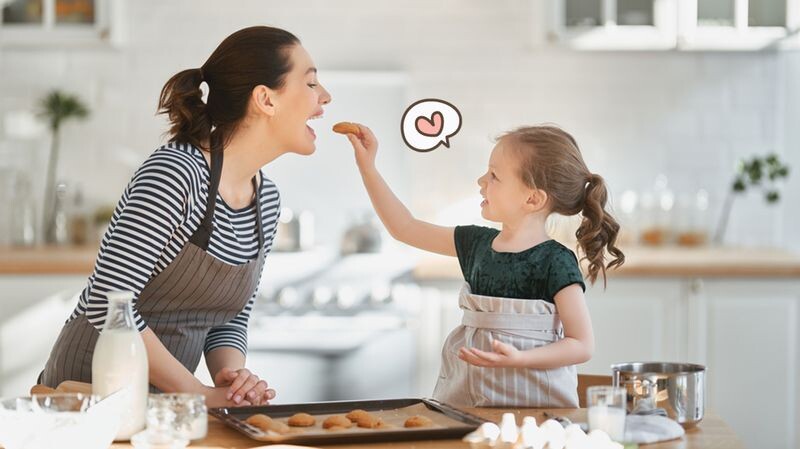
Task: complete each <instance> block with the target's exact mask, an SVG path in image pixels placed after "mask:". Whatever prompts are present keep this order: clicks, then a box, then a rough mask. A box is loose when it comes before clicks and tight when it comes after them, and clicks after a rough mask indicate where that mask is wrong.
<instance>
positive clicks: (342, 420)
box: [322, 415, 353, 429]
mask: <svg viewBox="0 0 800 449" xmlns="http://www.w3.org/2000/svg"><path fill="white" fill-rule="evenodd" d="M333 427H342V428H345V429H349V428H350V427H353V422H352V421H350V420H349V419H347V417H346V416H344V415H334V416H331V417H329V418H328V419H326V420H325V421H323V422H322V428H323V429H331V428H333Z"/></svg>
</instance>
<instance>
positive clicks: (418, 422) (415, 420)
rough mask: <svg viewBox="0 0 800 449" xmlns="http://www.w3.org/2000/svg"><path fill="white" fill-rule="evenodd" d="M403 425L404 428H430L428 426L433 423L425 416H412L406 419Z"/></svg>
mask: <svg viewBox="0 0 800 449" xmlns="http://www.w3.org/2000/svg"><path fill="white" fill-rule="evenodd" d="M404 425H405V427H409V428H410V427H430V426H432V425H433V421H431V420H430V418H428V417H426V416H421V415H414V416H412V417H411V418H408V419H407V420H406V423H405V424H404Z"/></svg>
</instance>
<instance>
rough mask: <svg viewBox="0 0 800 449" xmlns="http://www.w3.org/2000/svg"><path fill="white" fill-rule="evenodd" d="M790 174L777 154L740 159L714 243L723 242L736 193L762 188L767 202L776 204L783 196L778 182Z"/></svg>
mask: <svg viewBox="0 0 800 449" xmlns="http://www.w3.org/2000/svg"><path fill="white" fill-rule="evenodd" d="M788 176H789V166H788V165H786V164H784V163H783V162H781V160H780V158H779V157H778V155H777V154H769V155H767V156H764V157H759V156H754V157H753V158H752V159H750V160H746V159H742V160H740V161H739V164H738V165H737V168H736V175H735V176H734V178H733V182H732V183H731V189H730V190H729V191H728V193H727V195H726V196H725V202H724V203H723V205H722V214H721V215H720V219H719V224H718V225H717V231H716V233H715V234H714V243H716V244H721V243H722V240H723V238H724V236H725V229H726V228H727V226H728V219H729V218H730V215H731V208H732V206H733V199H734V197H735V196H736V195H740V194H742V193H744V192H746V191H747V190H748V189H760V190H761V191H762V192H763V194H764V200H765V201H766V202H767V204H775V203H777V202H778V201H779V200H780V198H781V194H780V191H779V190H778V186H777V184H778V182H779V181H780V180H781V179H785V178H787V177H788Z"/></svg>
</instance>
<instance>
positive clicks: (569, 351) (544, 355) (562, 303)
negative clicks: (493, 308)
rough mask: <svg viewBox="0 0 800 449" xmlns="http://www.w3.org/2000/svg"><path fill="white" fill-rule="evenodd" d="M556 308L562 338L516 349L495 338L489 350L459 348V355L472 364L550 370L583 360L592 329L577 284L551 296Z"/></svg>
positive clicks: (591, 347)
mask: <svg viewBox="0 0 800 449" xmlns="http://www.w3.org/2000/svg"><path fill="white" fill-rule="evenodd" d="M555 301H556V308H557V309H558V315H559V317H560V318H561V323H562V324H563V326H564V338H563V339H561V340H559V341H557V342H554V343H551V344H549V345H545V346H541V347H538V348H534V349H529V350H525V351H520V350H518V349H517V348H515V347H513V346H511V345H509V344H506V343H502V342H500V341H498V340H495V341H494V343H493V348H492V349H493V352H487V351H481V350H479V349H475V348H461V350H460V352H459V357H460V358H461V359H462V360H464V361H466V362H468V363H471V364H473V365H477V366H488V367H503V366H508V367H526V368H535V369H552V368H560V367H562V366H569V365H577V364H579V363H584V362H587V361H588V360H589V359H591V358H592V353H593V352H594V332H593V331H592V320H591V318H590V317H589V309H588V308H587V307H586V301H585V299H584V296H583V290H582V289H581V287H580V285H578V284H572V285H570V286H567V287H565V288H563V289H561V290H560V291H559V292H558V293H556V295H555Z"/></svg>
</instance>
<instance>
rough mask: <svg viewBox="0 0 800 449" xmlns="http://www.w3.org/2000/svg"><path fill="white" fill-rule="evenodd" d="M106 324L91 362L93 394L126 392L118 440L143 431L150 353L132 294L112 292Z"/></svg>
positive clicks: (109, 297)
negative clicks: (133, 304)
mask: <svg viewBox="0 0 800 449" xmlns="http://www.w3.org/2000/svg"><path fill="white" fill-rule="evenodd" d="M107 298H108V313H107V315H106V323H105V326H104V327H103V331H102V332H101V333H100V337H99V338H98V339H97V345H96V346H95V347H94V356H93V359H92V392H93V393H94V394H97V395H100V396H101V397H106V396H108V395H110V394H111V393H114V392H116V391H118V390H121V389H124V390H125V392H124V393H122V394H123V395H124V397H123V398H122V401H121V402H123V403H124V404H125V405H124V407H123V409H122V410H123V411H122V419H121V421H120V428H119V431H118V432H117V437H116V440H117V441H119V440H128V439H130V437H131V436H132V435H133V434H135V433H136V432H138V431H140V430H142V429H144V427H145V416H146V413H147V395H148V393H149V381H148V374H147V369H148V367H147V350H146V349H145V346H144V341H143V340H142V337H141V335H139V331H138V330H137V329H136V323H135V322H134V319H133V308H132V305H131V301H132V300H133V293H132V292H109V293H108V295H107Z"/></svg>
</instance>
